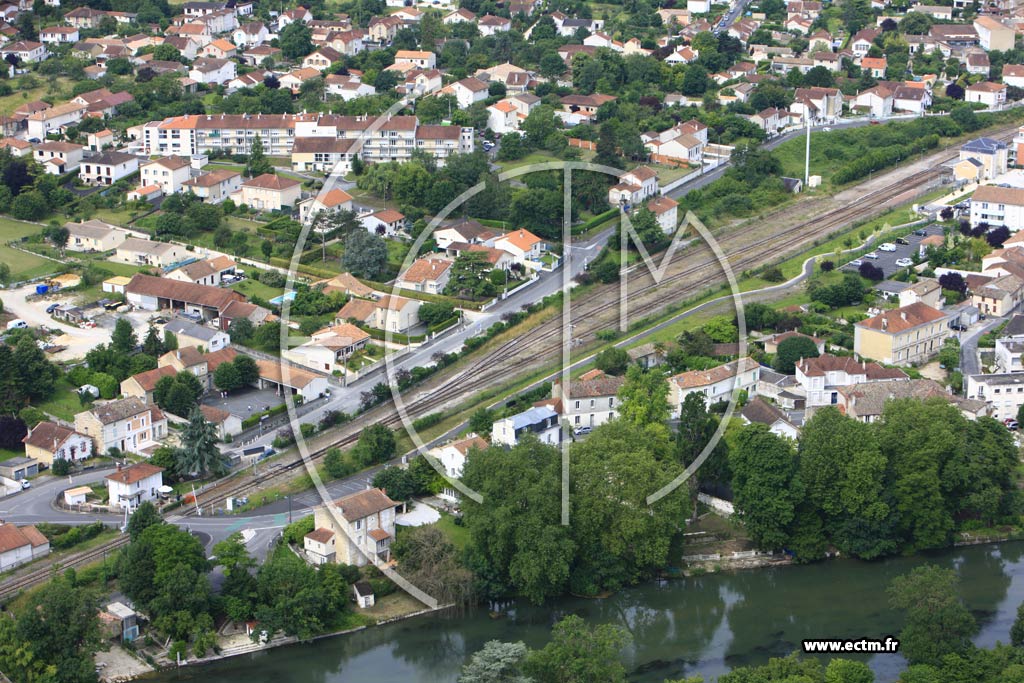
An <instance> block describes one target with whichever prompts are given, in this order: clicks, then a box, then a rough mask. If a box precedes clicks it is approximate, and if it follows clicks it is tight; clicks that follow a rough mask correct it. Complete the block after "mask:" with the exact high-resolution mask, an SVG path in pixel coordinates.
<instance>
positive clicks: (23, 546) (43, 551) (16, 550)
mask: <svg viewBox="0 0 1024 683" xmlns="http://www.w3.org/2000/svg"><path fill="white" fill-rule="evenodd" d="M49 554H50V541H49V539H47V538H46V536H44V535H43V534H42V532H40V531H39V530H38V529H36V528H35V527H34V526H31V525H29V526H23V527H19V526H16V525H14V524H9V523H8V524H4V523H2V522H0V571H3V572H5V571H7V570H8V569H13V568H15V567H17V566H18V565H21V564H25V563H26V562H31V561H32V560H35V559H38V558H40V557H45V556H46V555H49Z"/></svg>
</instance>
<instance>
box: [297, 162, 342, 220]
mask: <svg viewBox="0 0 1024 683" xmlns="http://www.w3.org/2000/svg"><path fill="white" fill-rule="evenodd" d="M292 158H293V159H294V158H295V156H294V154H293V155H292ZM351 210H352V195H350V194H349V193H348V192H345V190H342V189H340V188H337V187H336V188H334V189H332V190H328V191H326V192H323V191H321V192H320V194H318V195H316V196H315V197H309V198H308V199H303V200H302V201H300V202H299V219H300V220H301V221H302V222H303V223H310V222H312V221H313V220H314V219H315V218H316V217H317V216H320V215H322V214H323V215H327V214H331V213H337V212H338V211H351Z"/></svg>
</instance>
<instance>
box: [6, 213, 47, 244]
mask: <svg viewBox="0 0 1024 683" xmlns="http://www.w3.org/2000/svg"><path fill="white" fill-rule="evenodd" d="M42 230H43V226H41V225H36V224H35V223H26V222H24V221H16V220H14V219H13V218H7V217H6V216H4V217H0V242H10V241H11V240H20V239H21V238H22V237H29V236H30V235H38V234H39V233H40V232H42Z"/></svg>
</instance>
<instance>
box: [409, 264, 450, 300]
mask: <svg viewBox="0 0 1024 683" xmlns="http://www.w3.org/2000/svg"><path fill="white" fill-rule="evenodd" d="M452 263H453V262H452V261H451V260H449V259H446V258H431V257H429V256H424V257H422V258H418V259H416V260H415V261H413V263H412V265H411V266H409V268H408V269H407V270H406V271H405V272H404V273H402V274H401V275H399V276H398V279H397V280H396V281H395V285H396V286H398V287H399V288H401V289H409V290H412V291H414V292H427V293H428V294H441V293H442V292H443V291H444V288H445V287H447V286H448V279H449V278H450V277H451V268H452Z"/></svg>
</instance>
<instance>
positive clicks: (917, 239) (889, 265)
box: [842, 225, 942, 278]
mask: <svg viewBox="0 0 1024 683" xmlns="http://www.w3.org/2000/svg"><path fill="white" fill-rule="evenodd" d="M921 229H922V230H924V232H925V233H926V235H914V234H910V235H907V236H906V237H904V238H903V240H904V241H906V242H907V244H896V251H882V250H881V249H879V248H878V245H876V247H875V250H874V251H872V252H869V253H870V254H874V255H875V256H877V258H874V259H872V258H869V257H868V256H866V255H865V256H861V257H858V258H857V259H854V260H853V261H850V262H847V263H846V265H844V266H843V267H842V270H848V271H851V272H856V270H857V269H858V268H859V267H860V264H861V263H870V264H872V265H874V266H876V267H877V268H881V269H882V272H883V273H885V277H887V278H889V277H892V276H893V275H894V274H895V273H896V271H898V270H900V268H899V267H898V266H897V265H896V261H897V260H899V259H901V258H912V257H913V255H914V254H916V253H918V250H919V249H920V246H919V245H920V244H921V240H923V239H924V238H925V237H926V236H927V235H941V234H942V226H939V225H929V226H928V227H924V228H921ZM890 244H893V243H892V242H890ZM858 261H859V262H858Z"/></svg>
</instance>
